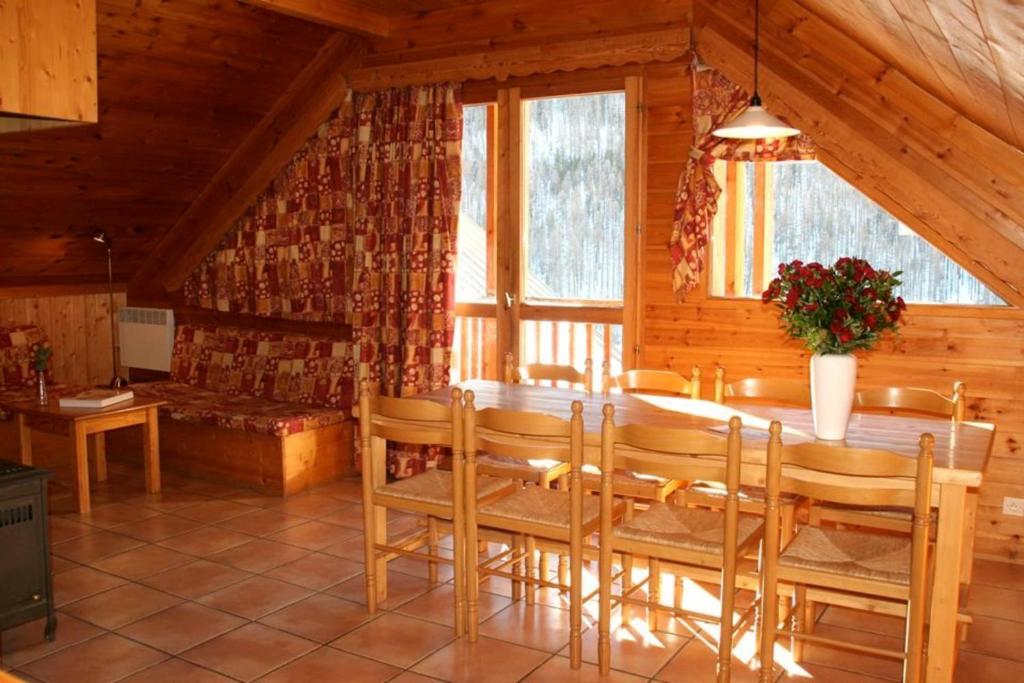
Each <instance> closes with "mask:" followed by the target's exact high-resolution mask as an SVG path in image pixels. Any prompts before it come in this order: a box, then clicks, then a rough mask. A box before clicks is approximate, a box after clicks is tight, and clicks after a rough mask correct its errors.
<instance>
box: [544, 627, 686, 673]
mask: <svg viewBox="0 0 1024 683" xmlns="http://www.w3.org/2000/svg"><path fill="white" fill-rule="evenodd" d="M687 641H688V639H687V638H684V637H681V636H677V635H674V634H671V633H664V632H662V631H655V632H651V631H648V630H647V626H646V624H644V622H643V619H637V620H635V621H634V622H633V625H632V626H629V627H622V626H620V627H618V628H616V629H614V630H613V631H612V642H611V660H612V662H614V664H613V666H614V667H615V668H616V669H618V670H619V671H625V672H627V673H631V674H635V675H637V676H647V677H651V676H654V674H655V673H657V672H658V671H659V670H661V668H662V667H664V666H665V665H666V664H667V663H668V662H669V660H671V659H672V657H674V656H675V654H676V653H677V652H678V651H679V650H680V648H682V646H683V645H684V644H685V643H686V642H687ZM560 654H562V655H566V656H567V655H568V654H569V653H568V648H566V649H563V650H562V652H561V653H560ZM583 661H585V662H589V663H591V664H597V629H596V628H590V629H587V630H586V631H584V632H583Z"/></svg>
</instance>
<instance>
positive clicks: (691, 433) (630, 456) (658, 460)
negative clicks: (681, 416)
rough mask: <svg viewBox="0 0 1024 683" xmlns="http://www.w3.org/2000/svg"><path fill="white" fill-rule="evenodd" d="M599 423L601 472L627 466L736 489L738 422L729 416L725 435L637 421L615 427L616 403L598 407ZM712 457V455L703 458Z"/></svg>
mask: <svg viewBox="0 0 1024 683" xmlns="http://www.w3.org/2000/svg"><path fill="white" fill-rule="evenodd" d="M603 414H604V422H603V423H602V425H601V471H602V475H604V474H607V475H609V476H611V474H612V473H613V472H614V471H615V470H616V469H619V470H629V471H630V472H638V473H640V474H651V475H655V476H658V477H663V478H666V479H680V480H683V481H696V480H700V481H714V482H721V483H724V484H726V486H728V485H729V484H730V482H732V483H734V484H735V487H736V490H737V491H738V490H739V484H740V453H741V449H742V439H741V436H740V430H741V429H742V427H743V423H742V421H741V420H740V418H739V417H737V416H735V415H734V416H732V417H731V418H730V419H729V432H728V435H725V434H721V435H720V434H716V433H714V432H709V431H705V430H702V429H678V428H672V427H650V426H647V425H642V424H627V425H622V426H620V427H617V426H615V419H614V418H615V407H614V406H613V405H612V404H610V403H608V404H605V406H604V408H603ZM705 456H716V457H705Z"/></svg>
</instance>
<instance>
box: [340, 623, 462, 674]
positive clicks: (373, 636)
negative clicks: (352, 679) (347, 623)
mask: <svg viewBox="0 0 1024 683" xmlns="http://www.w3.org/2000/svg"><path fill="white" fill-rule="evenodd" d="M454 637H455V633H454V631H453V630H452V629H450V628H448V627H445V626H439V625H437V624H431V623H429V622H426V621H420V620H419V619H413V618H411V617H404V616H402V615H400V614H382V615H381V616H380V617H378V618H376V619H374V620H373V621H371V622H370V623H368V624H366V625H365V626H361V627H359V628H358V629H356V630H355V631H352V632H351V633H348V634H346V635H344V636H342V637H341V638H339V639H338V640H336V641H334V642H333V643H331V646H332V647H336V648H339V649H341V650H345V651H346V652H352V653H355V654H357V655H362V656H364V657H369V658H370V659H376V660H378V661H381V662H385V663H387V664H391V665H393V666H398V667H402V668H407V667H409V666H411V665H412V664H414V663H415V662H417V661H419V660H420V659H423V658H424V657H426V656H427V655H428V654H430V653H431V652H434V651H435V650H437V649H439V648H441V647H442V646H444V645H445V644H447V643H448V642H450V641H451V640H452V639H453V638H454Z"/></svg>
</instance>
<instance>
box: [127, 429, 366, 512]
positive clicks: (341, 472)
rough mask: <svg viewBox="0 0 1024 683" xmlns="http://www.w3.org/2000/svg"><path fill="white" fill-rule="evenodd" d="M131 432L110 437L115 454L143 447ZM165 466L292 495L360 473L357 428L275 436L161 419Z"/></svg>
mask: <svg viewBox="0 0 1024 683" xmlns="http://www.w3.org/2000/svg"><path fill="white" fill-rule="evenodd" d="M129 431H131V430H130V429H125V430H121V431H120V432H112V433H110V434H109V435H108V438H107V449H108V451H109V452H110V453H111V454H114V455H116V454H119V453H125V452H131V451H132V449H136V448H138V436H137V435H134V434H128V432H129ZM160 462H161V466H162V468H163V469H164V470H165V471H170V472H179V473H181V474H186V475H188V476H193V477H199V478H201V479H209V480H212V481H217V482H222V483H226V484H234V485H238V486H245V487H248V488H253V489H256V490H258V491H261V492H263V493H266V494H269V495H277V496H288V495H292V494H295V493H299V492H300V491H305V490H306V489H308V488H311V487H313V486H317V485H319V484H324V483H327V482H330V481H334V480H335V479H338V478H340V477H343V476H345V475H347V474H352V473H354V472H355V462H354V459H353V423H352V421H347V422H343V423H340V424H336V425H331V426H329V427H322V428H320V429H314V430H309V431H305V432H299V433H297V434H290V435H288V436H271V435H269V434H255V433H252V432H244V431H238V430H234V429H222V428H220V427H211V426H208V425H198V424H193V423H190V422H184V421H182V420H174V419H170V418H166V417H161V418H160Z"/></svg>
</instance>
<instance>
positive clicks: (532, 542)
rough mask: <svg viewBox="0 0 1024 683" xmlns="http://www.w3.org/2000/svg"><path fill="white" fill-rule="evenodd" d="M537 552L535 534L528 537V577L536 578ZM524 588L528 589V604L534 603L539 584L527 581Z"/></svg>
mask: <svg viewBox="0 0 1024 683" xmlns="http://www.w3.org/2000/svg"><path fill="white" fill-rule="evenodd" d="M536 554H537V541H536V539H535V538H534V537H533V536H527V537H526V572H525V574H526V578H527V579H533V578H535V576H534V572H533V568H534V562H535V555H536ZM523 589H524V590H525V591H526V604H527V605H533V604H534V603H536V602H537V586H536V585H535V584H532V583H530V582H529V581H527V582H526V583H524V584H523Z"/></svg>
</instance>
